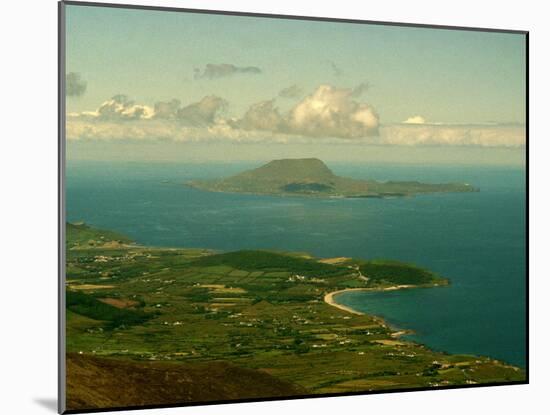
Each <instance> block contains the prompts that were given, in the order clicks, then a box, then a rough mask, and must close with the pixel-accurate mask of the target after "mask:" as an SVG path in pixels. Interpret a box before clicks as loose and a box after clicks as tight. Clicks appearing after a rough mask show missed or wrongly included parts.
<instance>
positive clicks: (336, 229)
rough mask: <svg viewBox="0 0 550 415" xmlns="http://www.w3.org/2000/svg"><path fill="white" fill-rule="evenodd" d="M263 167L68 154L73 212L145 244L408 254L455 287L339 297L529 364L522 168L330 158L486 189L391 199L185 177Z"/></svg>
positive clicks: (421, 334)
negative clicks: (284, 191) (238, 189)
mask: <svg viewBox="0 0 550 415" xmlns="http://www.w3.org/2000/svg"><path fill="white" fill-rule="evenodd" d="M260 164H262V163H238V164H231V165H229V164H221V163H220V164H215V163H209V164H175V163H167V164H161V163H103V162H69V163H68V166H67V220H68V221H80V220H83V221H85V222H86V223H88V224H90V225H93V226H97V227H102V228H107V229H112V230H116V231H119V232H122V233H124V234H126V235H129V236H130V237H132V238H133V239H135V240H136V241H137V242H139V243H141V244H145V245H155V246H182V247H202V248H213V249H219V250H237V249H246V248H266V249H281V250H289V251H307V252H311V253H313V254H315V255H318V256H323V257H330V256H353V257H358V258H366V259H369V258H392V259H397V260H401V261H407V262H413V263H415V264H418V265H420V266H423V267H426V268H429V269H431V270H433V271H435V272H437V273H439V274H441V275H442V276H445V277H448V278H450V279H451V282H452V284H451V285H450V286H449V287H443V288H431V289H414V290H403V291H398V292H391V293H366V292H349V293H345V294H342V295H340V296H338V297H337V299H338V301H339V302H341V303H342V304H345V305H348V306H351V307H353V308H355V309H357V310H360V311H365V312H368V313H372V314H377V315H380V316H383V317H384V318H386V320H387V321H388V322H390V323H391V324H393V325H395V326H397V327H401V328H409V329H412V330H414V331H415V334H414V335H412V336H410V338H412V339H414V340H417V341H419V342H421V343H424V344H426V345H429V346H430V347H432V348H434V349H437V350H443V351H447V352H451V353H471V354H479V355H488V356H491V357H494V358H498V359H502V360H505V361H507V362H510V363H513V364H516V365H525V265H526V256H525V243H526V240H525V171H524V169H520V168H509V167H471V166H468V167H464V166H462V167H448V166H430V167H426V166H412V165H411V166H409V165H407V166H405V165H368V166H366V165H361V164H347V165H344V164H338V163H334V164H329V167H331V168H332V170H333V171H334V172H335V173H336V174H339V175H343V176H348V177H356V178H373V179H379V180H419V181H424V182H447V181H460V182H468V183H472V184H473V185H475V186H477V187H480V188H481V192H479V193H471V194H468V193H465V194H437V195H426V196H417V197H414V198H395V199H329V200H321V199H307V198H283V197H272V196H254V195H238V194H223V193H208V192H203V191H200V190H194V189H190V188H188V187H185V186H183V185H182V183H183V182H185V181H186V180H190V179H197V178H215V177H221V176H227V175H230V174H234V173H237V172H240V171H242V170H244V169H247V168H250V167H256V166H259V165H260Z"/></svg>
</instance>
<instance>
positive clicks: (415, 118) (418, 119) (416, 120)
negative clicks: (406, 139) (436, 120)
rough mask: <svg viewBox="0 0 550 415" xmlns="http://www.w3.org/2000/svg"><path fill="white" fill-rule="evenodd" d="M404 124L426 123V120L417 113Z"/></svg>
mask: <svg viewBox="0 0 550 415" xmlns="http://www.w3.org/2000/svg"><path fill="white" fill-rule="evenodd" d="M403 124H426V120H425V119H424V117H421V116H420V115H415V116H413V117H409V118H407V119H406V120H405V121H403Z"/></svg>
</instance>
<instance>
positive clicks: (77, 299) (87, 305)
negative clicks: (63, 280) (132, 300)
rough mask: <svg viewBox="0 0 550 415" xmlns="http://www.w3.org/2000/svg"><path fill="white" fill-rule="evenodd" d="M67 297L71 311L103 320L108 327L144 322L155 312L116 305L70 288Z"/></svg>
mask: <svg viewBox="0 0 550 415" xmlns="http://www.w3.org/2000/svg"><path fill="white" fill-rule="evenodd" d="M66 297H67V309H68V310H69V311H72V312H73V313H77V314H80V315H81V316H85V317H89V318H91V319H95V320H99V321H102V322H104V323H105V327H106V328H108V329H114V328H124V327H127V326H133V325H136V324H142V323H145V322H146V321H147V320H149V318H151V317H152V316H153V313H145V312H144V311H142V310H133V309H126V308H119V307H115V306H113V305H110V304H108V303H104V302H102V301H99V300H98V299H97V298H95V297H94V296H91V295H88V294H84V293H82V292H78V291H71V290H68V291H67V293H66Z"/></svg>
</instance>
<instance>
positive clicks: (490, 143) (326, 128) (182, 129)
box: [66, 85, 526, 148]
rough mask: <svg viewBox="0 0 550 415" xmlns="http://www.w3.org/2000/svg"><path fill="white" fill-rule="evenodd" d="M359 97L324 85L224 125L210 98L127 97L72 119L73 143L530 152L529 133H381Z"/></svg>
mask: <svg viewBox="0 0 550 415" xmlns="http://www.w3.org/2000/svg"><path fill="white" fill-rule="evenodd" d="M353 91H354V90H353V89H342V88H336V87H334V86H331V85H321V86H319V87H318V88H317V89H316V90H315V91H313V92H312V93H311V94H310V95H308V96H306V97H305V98H303V99H302V100H301V101H299V102H297V103H296V105H294V107H293V108H291V109H290V110H289V111H288V112H286V113H284V114H283V113H281V112H280V110H279V109H278V108H277V107H276V105H275V100H274V99H273V100H266V101H261V102H258V103H256V104H253V105H251V106H250V108H249V109H248V110H247V111H246V112H245V114H244V115H243V116H242V117H238V118H232V119H227V118H225V119H224V118H223V117H222V116H221V114H223V110H224V108H225V107H226V106H227V102H226V101H225V100H223V99H222V98H220V97H217V96H214V95H210V96H206V97H204V98H202V99H201V100H200V101H197V102H193V103H191V104H188V105H187V106H182V104H181V102H180V101H179V100H177V99H174V100H171V101H166V102H157V103H155V104H154V106H153V107H150V106H148V105H144V104H137V103H135V102H133V101H131V100H130V99H129V98H128V97H126V96H124V95H117V96H114V97H113V98H111V99H109V100H107V101H105V102H104V103H103V104H101V105H100V107H99V108H98V109H97V110H95V111H84V112H81V113H69V114H67V129H66V130H67V138H68V139H69V140H150V141H154V140H170V141H176V142H192V141H231V142H253V143H260V142H268V143H269V142H271V143H290V142H292V143H300V144H308V143H339V144H346V143H354V144H365V145H369V144H371V145H372V144H375V145H387V146H481V147H508V148H520V147H523V146H525V142H526V131H525V126H524V125H511V124H507V125H498V124H484V125H482V124H478V125H451V124H435V123H427V122H426V120H425V119H424V118H423V117H421V116H419V115H416V116H412V117H409V118H408V119H407V120H406V121H405V122H403V123H400V124H392V125H380V123H379V118H378V115H377V113H376V111H375V110H374V109H373V108H372V107H371V106H370V105H368V104H366V103H363V102H359V101H357V100H356V99H354V95H356V94H354V92H353Z"/></svg>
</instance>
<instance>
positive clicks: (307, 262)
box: [193, 251, 349, 277]
mask: <svg viewBox="0 0 550 415" xmlns="http://www.w3.org/2000/svg"><path fill="white" fill-rule="evenodd" d="M193 264H194V265H195V266H205V267H210V266H218V265H220V266H224V265H225V266H230V267H233V268H235V269H242V270H246V271H250V272H254V271H263V272H283V273H284V272H286V271H288V270H292V272H294V273H297V274H302V275H307V276H309V277H315V276H317V277H322V276H327V277H335V276H341V275H346V274H349V269H348V268H347V267H335V266H333V265H329V264H324V263H322V262H319V261H317V260H314V259H310V258H304V257H296V256H291V255H288V254H281V253H275V252H269V251H237V252H228V253H225V254H218V255H209V256H205V257H202V258H200V259H198V260H197V261H195V262H194V263H193Z"/></svg>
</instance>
